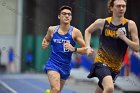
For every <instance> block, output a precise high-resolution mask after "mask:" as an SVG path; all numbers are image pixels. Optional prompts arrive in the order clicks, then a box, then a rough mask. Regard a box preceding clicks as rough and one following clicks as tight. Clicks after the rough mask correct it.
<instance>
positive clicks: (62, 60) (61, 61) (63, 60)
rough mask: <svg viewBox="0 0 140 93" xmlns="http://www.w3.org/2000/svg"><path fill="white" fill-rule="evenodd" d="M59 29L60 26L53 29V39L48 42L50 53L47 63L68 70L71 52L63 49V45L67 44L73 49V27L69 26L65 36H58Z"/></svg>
mask: <svg viewBox="0 0 140 93" xmlns="http://www.w3.org/2000/svg"><path fill="white" fill-rule="evenodd" d="M59 27H60V25H58V26H56V27H55V30H54V34H53V37H52V39H51V41H50V45H51V49H52V51H51V55H50V58H49V61H51V62H53V63H54V64H55V65H57V66H59V67H61V68H64V69H65V68H70V61H71V55H72V52H71V51H69V50H67V49H65V47H64V44H65V43H66V42H69V43H70V44H71V45H72V46H73V47H74V46H75V42H74V40H73V38H72V31H73V28H74V27H73V26H70V28H69V31H68V33H67V34H65V35H60V34H59V33H58V29H59Z"/></svg>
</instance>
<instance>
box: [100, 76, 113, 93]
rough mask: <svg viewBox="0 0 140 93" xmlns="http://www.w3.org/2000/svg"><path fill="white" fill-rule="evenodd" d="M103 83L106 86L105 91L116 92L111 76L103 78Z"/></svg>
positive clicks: (108, 92) (107, 92)
mask: <svg viewBox="0 0 140 93" xmlns="http://www.w3.org/2000/svg"><path fill="white" fill-rule="evenodd" d="M102 85H103V87H104V91H103V93H113V92H114V84H113V80H112V77H111V76H106V77H104V79H103V82H102Z"/></svg>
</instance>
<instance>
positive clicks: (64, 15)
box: [58, 9, 72, 24]
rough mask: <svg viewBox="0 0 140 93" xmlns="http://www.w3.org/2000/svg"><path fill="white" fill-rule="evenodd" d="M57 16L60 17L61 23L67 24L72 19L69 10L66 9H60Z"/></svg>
mask: <svg viewBox="0 0 140 93" xmlns="http://www.w3.org/2000/svg"><path fill="white" fill-rule="evenodd" d="M58 18H59V19H60V22H61V23H65V24H69V23H70V22H71V20H72V14H71V11H70V10H68V9H64V10H62V11H61V13H60V15H59V16H58Z"/></svg>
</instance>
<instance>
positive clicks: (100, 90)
mask: <svg viewBox="0 0 140 93" xmlns="http://www.w3.org/2000/svg"><path fill="white" fill-rule="evenodd" d="M95 93H103V90H102V89H101V88H100V87H99V86H98V85H97V87H96V90H95Z"/></svg>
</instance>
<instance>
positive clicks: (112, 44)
mask: <svg viewBox="0 0 140 93" xmlns="http://www.w3.org/2000/svg"><path fill="white" fill-rule="evenodd" d="M111 20H112V17H108V18H106V19H105V24H104V27H103V31H102V34H101V36H100V44H99V50H98V52H97V55H96V57H95V63H96V62H103V63H105V64H107V65H108V66H109V67H110V68H111V69H112V70H113V71H116V72H119V71H120V69H121V66H122V63H123V59H124V55H125V53H126V50H127V47H128V45H127V44H126V43H125V42H124V41H123V40H121V39H119V38H116V31H117V30H118V29H119V28H121V29H122V31H123V32H124V34H125V35H126V36H127V37H128V38H129V37H130V36H129V32H128V20H127V19H126V18H124V19H123V22H122V24H120V25H117V26H115V25H113V24H112V23H111Z"/></svg>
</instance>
